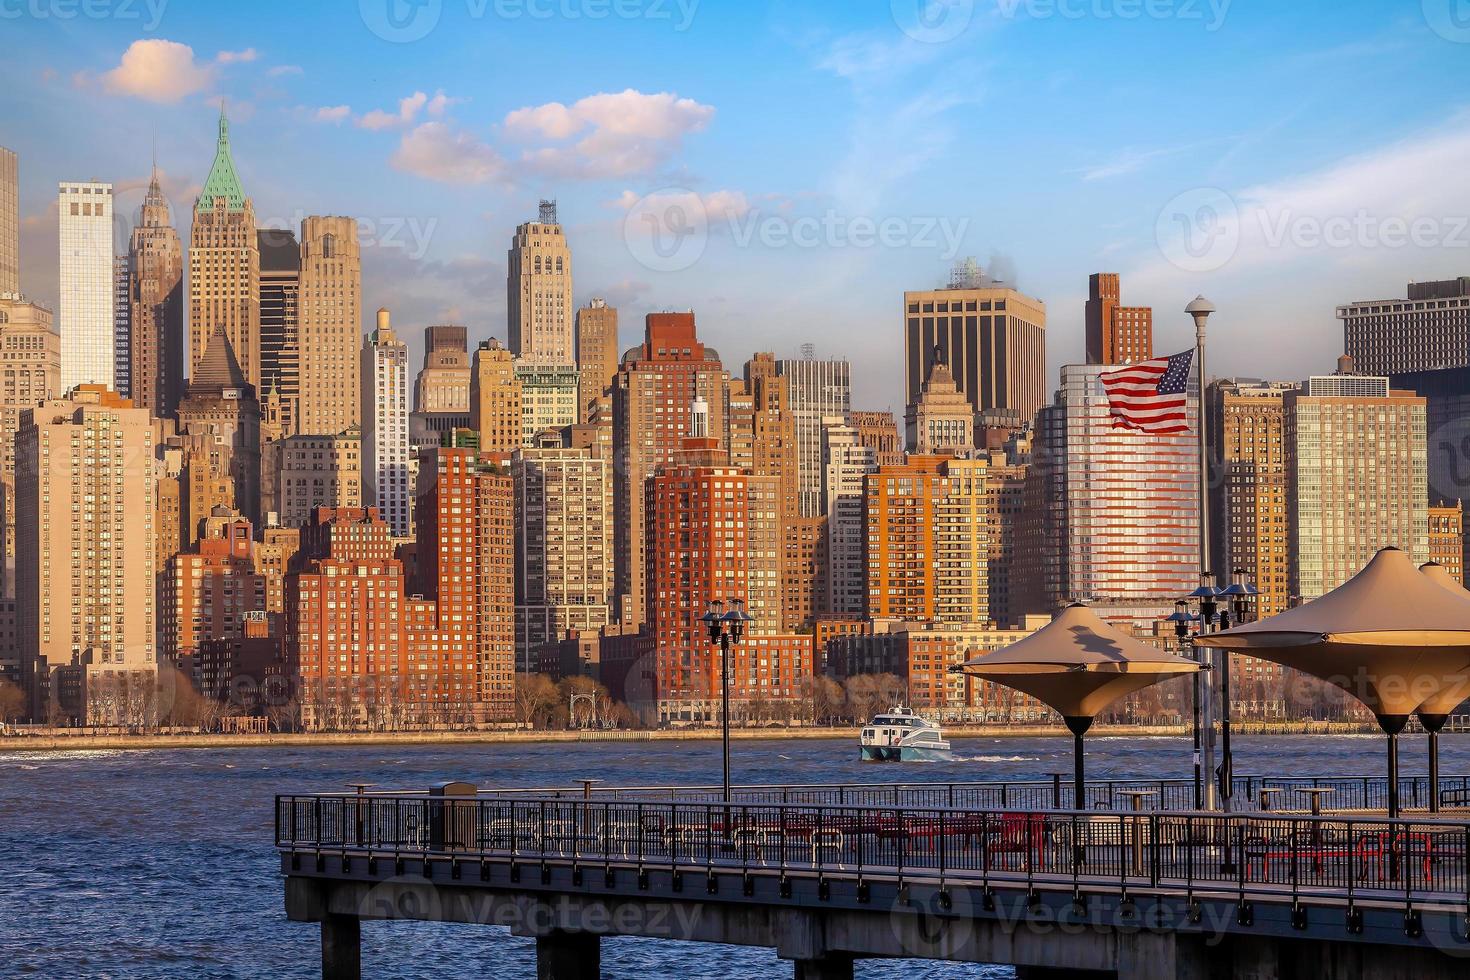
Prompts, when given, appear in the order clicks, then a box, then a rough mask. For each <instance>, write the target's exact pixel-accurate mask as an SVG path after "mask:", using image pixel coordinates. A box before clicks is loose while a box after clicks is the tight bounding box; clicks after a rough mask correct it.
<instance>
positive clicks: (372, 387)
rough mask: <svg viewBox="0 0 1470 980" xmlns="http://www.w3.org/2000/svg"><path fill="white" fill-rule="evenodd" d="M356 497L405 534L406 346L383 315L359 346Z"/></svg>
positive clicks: (409, 496) (409, 494)
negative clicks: (359, 476) (359, 479)
mask: <svg viewBox="0 0 1470 980" xmlns="http://www.w3.org/2000/svg"><path fill="white" fill-rule="evenodd" d="M361 376H362V492H363V497H364V502H365V503H366V504H367V506H369V507H376V508H377V509H378V512H379V513H380V514H381V515H382V516H383V519H384V520H386V521H387V522H388V525H389V526H390V527H391V528H393V536H394V537H395V538H406V537H408V536H409V534H410V533H411V525H410V519H411V516H412V515H411V506H412V501H413V486H412V485H411V484H410V483H409V480H408V345H406V344H404V343H401V342H400V341H399V340H398V338H397V337H396V336H395V335H394V333H393V327H392V324H391V321H390V319H389V314H388V311H387V310H382V309H380V310H378V322H377V328H376V329H375V330H374V331H373V332H372V333H370V334H368V337H367V340H366V341H365V342H364V343H363V346H362V372H361Z"/></svg>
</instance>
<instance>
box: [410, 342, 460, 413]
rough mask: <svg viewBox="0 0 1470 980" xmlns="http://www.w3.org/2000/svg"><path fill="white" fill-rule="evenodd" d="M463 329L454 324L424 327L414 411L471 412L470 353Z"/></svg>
mask: <svg viewBox="0 0 1470 980" xmlns="http://www.w3.org/2000/svg"><path fill="white" fill-rule="evenodd" d="M466 333H467V332H466V330H465V328H464V327H462V326H459V325H457V324H447V323H446V324H437V325H435V326H432V327H425V328H424V366H423V367H422V368H421V369H420V370H419V373H418V377H417V378H415V379H414V383H413V410H414V411H415V412H461V413H465V414H468V413H469V410H470V354H469V347H468V346H466V344H467V342H466V339H465V338H466Z"/></svg>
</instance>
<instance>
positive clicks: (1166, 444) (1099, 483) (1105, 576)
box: [1025, 364, 1200, 612]
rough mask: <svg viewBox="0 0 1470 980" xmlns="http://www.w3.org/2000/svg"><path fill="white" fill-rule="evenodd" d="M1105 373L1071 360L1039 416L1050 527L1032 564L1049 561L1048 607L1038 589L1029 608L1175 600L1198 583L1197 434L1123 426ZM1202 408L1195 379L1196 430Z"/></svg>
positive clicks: (1039, 459) (1038, 457) (1038, 459)
mask: <svg viewBox="0 0 1470 980" xmlns="http://www.w3.org/2000/svg"><path fill="white" fill-rule="evenodd" d="M1106 370H1107V368H1106V367H1105V366H1103V365H1080V364H1070V365H1067V366H1065V367H1063V368H1062V383H1061V387H1060V389H1059V390H1058V392H1057V400H1056V402H1055V403H1054V404H1052V405H1048V406H1047V407H1046V408H1045V409H1043V410H1042V411H1041V413H1040V416H1039V418H1038V422H1037V445H1036V447H1035V450H1034V451H1033V454H1032V460H1033V461H1032V467H1033V469H1034V470H1036V471H1037V472H1038V476H1039V478H1040V479H1042V480H1044V481H1045V483H1046V489H1045V492H1044V494H1043V495H1042V497H1041V500H1044V504H1045V507H1046V514H1045V520H1046V521H1047V529H1046V537H1045V543H1044V547H1043V548H1041V549H1038V551H1039V553H1037V554H1034V555H1030V556H1028V561H1032V562H1037V563H1045V564H1046V565H1047V567H1046V568H1045V570H1044V581H1045V585H1044V593H1045V604H1044V605H1043V608H1041V609H1036V608H1034V604H1035V601H1036V599H1037V597H1036V596H1032V597H1031V598H1032V604H1033V608H1028V609H1026V610H1025V611H1026V612H1044V611H1047V608H1048V607H1054V606H1055V605H1057V604H1060V603H1064V602H1071V601H1073V600H1087V599H1108V600H1124V601H1128V602H1135V603H1149V604H1155V603H1169V604H1172V603H1173V602H1174V601H1175V600H1176V599H1178V598H1179V597H1180V596H1183V595H1187V594H1188V593H1189V592H1191V591H1193V590H1194V589H1195V588H1196V587H1198V585H1199V562H1200V551H1199V534H1200V531H1199V513H1200V508H1199V494H1200V489H1199V483H1200V481H1199V446H1198V437H1197V436H1196V435H1195V434H1194V433H1193V432H1187V433H1182V434H1179V435H1155V434H1150V433H1144V432H1136V431H1133V430H1130V429H1119V428H1115V427H1114V426H1113V418H1112V415H1111V413H1110V411H1109V407H1108V399H1107V394H1106V393H1105V392H1104V391H1103V387H1102V382H1101V381H1100V380H1099V376H1100V375H1101V374H1102V373H1103V372H1104V371H1106ZM1198 407H1199V396H1198V388H1197V387H1196V386H1195V384H1194V383H1193V382H1191V389H1190V396H1189V409H1188V414H1189V419H1190V426H1191V428H1193V426H1194V425H1196V424H1197V421H1198ZM1196 431H1197V430H1196ZM1038 502H1039V501H1038Z"/></svg>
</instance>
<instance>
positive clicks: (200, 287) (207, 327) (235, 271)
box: [63, 110, 261, 392]
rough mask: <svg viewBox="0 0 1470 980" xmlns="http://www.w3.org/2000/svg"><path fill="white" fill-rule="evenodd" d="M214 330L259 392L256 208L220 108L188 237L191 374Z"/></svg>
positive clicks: (259, 347) (259, 350)
mask: <svg viewBox="0 0 1470 980" xmlns="http://www.w3.org/2000/svg"><path fill="white" fill-rule="evenodd" d="M217 326H222V327H224V328H225V336H227V337H229V339H230V346H231V348H233V349H234V352H235V357H236V358H237V359H238V360H239V362H240V368H241V370H243V371H244V372H245V380H246V381H247V382H249V383H250V384H251V386H253V387H254V388H255V390H256V391H257V392H259V391H260V390H261V340H260V242H259V241H258V240H257V238H256V230H255V206H254V205H253V204H252V203H251V202H250V199H249V198H247V197H246V196H245V190H244V188H243V187H241V186H240V178H239V176H238V175H237V174H236V173H235V161H234V158H233V157H232V156H231V155H230V124H229V122H228V120H226V119H225V114H224V111H223V110H221V111H220V116H219V139H218V141H217V142H216V144H215V151H214V163H213V164H212V165H211V166H210V168H209V176H208V177H206V178H205V180H204V188H203V189H202V190H201V191H200V192H199V199H198V200H197V201H195V202H194V228H193V231H192V232H191V234H190V238H189V366H190V373H191V374H192V373H193V367H194V365H196V364H198V363H199V359H200V358H201V357H203V356H204V348H205V347H206V346H207V344H208V341H209V336H210V334H212V333H214V329H215V327H217ZM64 336H65V335H63V338H64Z"/></svg>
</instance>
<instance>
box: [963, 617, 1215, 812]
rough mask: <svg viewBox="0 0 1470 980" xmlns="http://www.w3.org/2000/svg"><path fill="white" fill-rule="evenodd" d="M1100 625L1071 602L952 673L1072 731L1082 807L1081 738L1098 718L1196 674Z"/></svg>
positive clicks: (1191, 664)
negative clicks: (1000, 690) (1023, 697)
mask: <svg viewBox="0 0 1470 980" xmlns="http://www.w3.org/2000/svg"><path fill="white" fill-rule="evenodd" d="M1200 669H1201V668H1200V665H1199V664H1198V663H1197V662H1196V661H1193V660H1186V659H1185V658H1183V657H1176V656H1174V655H1173V654H1171V653H1168V652H1166V651H1164V650H1160V649H1159V648H1158V647H1155V646H1150V645H1149V644H1147V643H1144V642H1142V641H1140V640H1135V639H1134V638H1133V637H1131V636H1129V635H1128V634H1127V633H1124V632H1123V631H1122V630H1119V629H1117V628H1116V627H1113V626H1109V625H1108V624H1107V623H1105V622H1103V621H1102V620H1101V619H1100V618H1099V617H1098V615H1097V613H1095V612H1093V611H1092V610H1091V609H1089V608H1088V607H1087V606H1084V605H1082V604H1081V603H1074V604H1073V605H1071V606H1068V607H1067V608H1066V609H1063V610H1062V611H1061V612H1059V613H1058V614H1057V615H1056V618H1055V619H1053V620H1052V621H1051V622H1050V623H1048V624H1047V625H1046V626H1044V627H1042V628H1041V629H1039V630H1037V631H1036V632H1035V633H1032V634H1031V635H1030V636H1028V637H1026V638H1025V639H1024V640H1020V641H1018V642H1016V643H1013V644H1011V645H1010V646H1008V647H1005V648H1003V649H1000V650H996V651H994V652H992V653H988V654H985V655H984V656H981V657H976V658H975V659H974V660H969V661H967V662H965V663H963V664H960V665H958V666H957V667H955V668H954V670H956V671H958V672H963V673H966V674H970V675H972V676H975V677H981V678H984V679H986V680H991V681H995V682H996V683H998V684H1004V685H1005V686H1006V687H1012V688H1015V689H1016V690H1018V691H1021V692H1022V693H1025V694H1029V695H1031V696H1032V697H1034V698H1036V699H1037V700H1038V701H1042V702H1044V703H1045V704H1047V705H1050V706H1051V707H1052V708H1054V709H1055V710H1056V711H1057V712H1058V713H1059V714H1061V716H1062V718H1063V719H1064V720H1065V721H1066V723H1067V728H1068V729H1070V730H1071V732H1072V738H1073V750H1074V753H1075V756H1074V760H1073V800H1072V802H1073V805H1074V807H1075V808H1076V809H1079V810H1081V809H1085V808H1086V795H1085V782H1084V766H1083V746H1082V736H1083V735H1084V734H1086V732H1087V730H1088V729H1089V728H1091V727H1092V722H1093V719H1094V718H1096V717H1097V715H1098V713H1099V712H1100V711H1102V710H1103V709H1104V708H1106V707H1107V706H1108V705H1110V704H1112V703H1113V702H1114V701H1116V700H1118V699H1119V698H1121V697H1125V696H1127V695H1129V694H1132V693H1133V692H1134V691H1140V690H1142V689H1143V688H1145V687H1148V686H1149V685H1151V684H1157V683H1158V682H1159V681H1165V680H1168V679H1169V678H1171V677H1177V676H1179V675H1180V674H1190V673H1194V672H1195V671H1197V670H1200Z"/></svg>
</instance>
